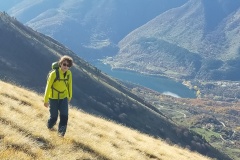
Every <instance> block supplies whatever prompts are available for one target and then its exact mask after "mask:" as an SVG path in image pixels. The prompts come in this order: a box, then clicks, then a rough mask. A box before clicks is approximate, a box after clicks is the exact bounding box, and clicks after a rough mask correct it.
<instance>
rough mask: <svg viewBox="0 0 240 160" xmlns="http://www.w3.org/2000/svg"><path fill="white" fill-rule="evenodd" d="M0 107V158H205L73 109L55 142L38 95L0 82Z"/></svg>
mask: <svg viewBox="0 0 240 160" xmlns="http://www.w3.org/2000/svg"><path fill="white" fill-rule="evenodd" d="M0 106H1V109H0V130H1V132H0V157H1V159H19V160H20V159H24V160H25V159H103V160H108V159H109V160H110V159H124V160H126V159H139V160H141V159H143V160H146V159H161V160H170V159H183V160H184V159H194V160H203V159H208V158H205V157H203V156H202V155H199V154H198V153H193V152H190V151H188V150H184V149H181V148H179V147H176V146H170V145H168V144H166V143H165V142H164V141H163V140H159V139H154V138H152V137H150V136H148V135H145V134H141V133H139V132H137V131H135V130H131V129H129V128H126V127H124V126H121V125H118V124H116V123H114V122H111V121H108V120H105V119H102V118H99V117H94V116H92V115H89V114H86V113H83V112H82V111H80V110H77V109H75V108H73V107H71V108H70V112H69V125H68V130H67V133H66V136H65V137H64V138H60V137H58V136H57V133H56V129H57V128H56V126H55V130H54V131H49V130H48V129H47V128H46V121H47V119H48V109H46V108H45V107H43V101H42V96H41V95H39V94H37V93H34V92H32V91H29V90H26V89H23V88H19V87H17V86H14V85H11V84H8V83H5V82H2V81H0Z"/></svg>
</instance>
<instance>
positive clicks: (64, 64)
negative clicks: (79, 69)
mask: <svg viewBox="0 0 240 160" xmlns="http://www.w3.org/2000/svg"><path fill="white" fill-rule="evenodd" d="M62 65H63V66H65V67H66V66H67V67H71V66H70V65H69V64H66V63H63V64H62Z"/></svg>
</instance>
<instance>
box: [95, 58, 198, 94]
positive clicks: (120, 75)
mask: <svg viewBox="0 0 240 160" xmlns="http://www.w3.org/2000/svg"><path fill="white" fill-rule="evenodd" d="M92 64H93V65H94V66H95V67H97V68H98V69H100V70H101V71H102V72H104V73H106V74H108V75H109V76H111V77H114V78H116V79H119V80H122V81H126V82H131V83H134V84H138V85H141V86H144V87H147V88H150V89H152V90H155V91H157V92H160V93H162V94H166V95H171V96H174V97H182V98H196V94H195V92H194V91H193V90H190V89H189V88H187V87H186V86H184V85H183V84H182V83H179V82H176V81H174V80H172V79H169V78H167V77H160V76H151V75H144V74H140V73H137V72H132V71H127V70H117V69H113V70H112V69H111V67H110V65H106V64H103V63H102V62H100V61H96V62H94V63H92Z"/></svg>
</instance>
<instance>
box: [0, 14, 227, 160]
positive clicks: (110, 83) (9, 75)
mask: <svg viewBox="0 0 240 160" xmlns="http://www.w3.org/2000/svg"><path fill="white" fill-rule="evenodd" d="M0 35H1V36H0V61H1V63H0V67H1V71H0V79H1V80H3V81H11V82H12V83H16V84H17V85H20V86H23V87H25V88H29V89H32V90H34V91H37V92H39V93H43V91H44V88H45V83H46V76H47V74H48V71H49V70H50V68H51V63H52V62H54V61H56V60H58V59H59V57H60V56H61V55H70V56H71V57H73V59H74V63H75V64H74V66H73V67H72V68H71V71H72V73H73V83H74V86H73V100H72V105H74V106H76V107H77V108H79V109H82V110H84V111H85V112H88V113H91V114H94V115H98V116H101V117H105V118H107V119H111V120H113V121H116V122H118V123H121V124H123V125H126V126H128V127H131V128H134V129H137V130H139V131H140V132H142V133H147V134H149V135H152V136H154V137H161V138H162V139H165V140H167V141H169V142H170V143H173V144H178V145H180V146H183V147H187V148H189V149H191V150H193V151H198V152H199V153H202V154H204V155H208V156H210V157H216V158H218V159H220V157H225V155H223V154H222V153H220V152H219V151H217V150H216V149H214V148H213V147H212V146H211V145H209V143H207V142H206V141H205V140H203V139H202V137H201V136H199V135H198V134H196V133H194V132H190V131H189V130H188V129H186V128H182V127H178V126H177V125H176V124H175V123H173V122H172V121H171V120H170V119H168V118H167V117H166V116H164V115H163V114H162V113H161V112H160V111H159V110H158V109H156V108H155V107H153V106H152V105H150V104H148V103H147V102H145V101H144V100H142V99H141V98H139V97H137V96H136V95H135V94H133V93H132V92H131V91H129V90H128V89H127V88H126V87H125V86H123V85H122V84H120V83H119V82H117V81H116V80H114V79H112V78H110V77H108V76H107V75H105V74H103V73H101V71H100V70H98V69H97V68H95V67H93V66H92V65H90V64H88V63H87V62H85V61H84V60H82V59H81V58H79V57H78V56H77V55H76V54H75V53H73V52H72V51H71V50H69V49H67V48H66V47H64V46H63V45H62V44H60V43H59V42H57V41H55V40H53V39H52V38H50V37H47V36H45V35H43V34H41V33H38V32H35V31H33V30H32V29H31V28H29V27H26V26H24V25H23V24H21V23H20V22H18V21H17V20H16V19H14V18H11V17H10V16H8V15H7V14H6V13H0ZM24 103H25V102H24ZM198 144H199V145H198ZM225 159H229V158H228V157H226V158H225Z"/></svg>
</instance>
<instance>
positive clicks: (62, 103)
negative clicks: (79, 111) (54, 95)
mask: <svg viewBox="0 0 240 160" xmlns="http://www.w3.org/2000/svg"><path fill="white" fill-rule="evenodd" d="M49 103H50V107H49V112H50V118H49V119H48V128H49V129H50V128H52V127H53V126H54V125H55V124H56V122H57V119H58V114H60V122H59V125H58V132H60V133H61V134H62V135H64V134H65V132H66V129H67V122H68V99H67V98H64V99H59V100H58V99H50V100H49Z"/></svg>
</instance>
